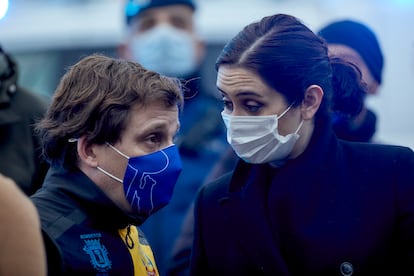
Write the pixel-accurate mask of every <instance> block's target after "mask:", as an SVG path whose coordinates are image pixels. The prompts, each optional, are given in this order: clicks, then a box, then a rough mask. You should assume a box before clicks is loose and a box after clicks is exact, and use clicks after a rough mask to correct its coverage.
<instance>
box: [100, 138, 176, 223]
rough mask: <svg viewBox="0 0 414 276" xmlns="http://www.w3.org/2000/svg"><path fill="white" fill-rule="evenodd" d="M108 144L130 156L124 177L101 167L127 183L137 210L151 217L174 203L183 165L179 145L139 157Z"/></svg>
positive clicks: (126, 191) (129, 199)
mask: <svg viewBox="0 0 414 276" xmlns="http://www.w3.org/2000/svg"><path fill="white" fill-rule="evenodd" d="M108 146H109V147H111V148H112V149H113V150H114V151H116V152H117V153H118V154H120V155H121V156H123V157H125V158H127V159H128V165H127V167H126V170H125V174H124V178H123V180H122V179H119V178H117V177H116V176H114V175H112V174H110V173H109V172H107V171H105V170H104V169H102V168H101V167H99V166H98V167H97V169H98V170H100V171H101V172H103V173H104V174H106V175H108V176H109V177H111V178H112V179H114V180H116V181H118V182H120V183H122V184H123V186H124V192H125V196H126V198H127V200H128V202H129V204H130V205H131V207H132V209H133V210H134V211H136V212H137V213H138V214H140V215H143V216H149V215H151V214H153V213H154V212H156V211H158V210H159V209H161V208H162V207H164V206H165V205H167V204H168V203H169V202H170V199H171V197H172V194H173V190H174V186H175V183H176V182H177V179H178V176H179V175H180V172H181V167H182V166H181V159H180V156H179V153H178V149H177V147H176V146H175V145H171V146H169V147H167V148H164V149H162V150H160V151H156V152H153V153H150V154H147V155H142V156H137V157H129V156H128V155H126V154H124V153H123V152H121V151H120V150H118V149H117V148H115V147H114V146H112V145H111V144H108Z"/></svg>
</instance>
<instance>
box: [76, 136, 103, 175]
mask: <svg viewBox="0 0 414 276" xmlns="http://www.w3.org/2000/svg"><path fill="white" fill-rule="evenodd" d="M94 146H95V145H94V144H90V143H88V141H87V139H86V136H85V135H83V136H82V137H80V138H79V139H78V147H77V150H78V156H79V159H80V161H81V162H82V163H84V164H86V165H88V166H90V167H94V168H96V167H97V166H98V161H97V159H96V155H95V153H94Z"/></svg>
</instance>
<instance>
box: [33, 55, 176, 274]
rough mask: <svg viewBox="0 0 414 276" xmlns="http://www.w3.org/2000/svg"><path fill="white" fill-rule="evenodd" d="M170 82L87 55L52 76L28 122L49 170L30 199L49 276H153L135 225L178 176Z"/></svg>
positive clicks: (160, 203) (167, 194)
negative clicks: (47, 101) (54, 82)
mask: <svg viewBox="0 0 414 276" xmlns="http://www.w3.org/2000/svg"><path fill="white" fill-rule="evenodd" d="M182 103H183V96H182V91H181V86H180V83H179V82H178V80H174V79H171V78H167V77H164V76H162V75H159V74H158V73H155V72H153V71H149V70H146V69H145V68H143V67H142V66H140V65H139V64H137V63H135V62H130V61H125V60H121V59H113V58H109V57H105V56H101V55H91V56H87V57H85V58H83V59H82V60H80V61H79V62H78V63H76V64H75V65H73V66H72V67H71V68H70V69H69V71H68V72H67V73H66V74H65V75H64V76H63V77H62V79H61V81H60V83H59V85H58V87H57V89H56V91H55V93H54V96H53V99H52V103H51V105H50V107H49V109H48V111H47V114H46V116H45V117H44V118H43V119H42V121H40V122H39V124H38V125H37V130H38V131H39V133H40V136H41V137H42V144H43V151H44V154H45V156H46V158H47V160H48V161H49V162H50V164H51V167H50V169H49V172H48V174H47V176H46V178H45V182H44V184H43V187H42V189H40V190H38V191H37V192H36V193H35V194H34V195H33V196H32V197H31V198H32V200H33V202H34V203H35V205H36V207H37V209H38V211H39V214H40V218H41V222H42V230H43V232H44V239H45V244H46V249H47V260H48V271H49V275H131V276H132V275H144V274H145V275H159V274H158V270H157V265H156V263H155V261H154V257H153V253H152V251H151V248H150V246H149V245H148V243H147V241H146V239H145V237H144V235H143V234H142V232H141V230H140V229H139V228H138V226H140V225H141V224H142V223H143V222H144V221H145V219H146V218H147V217H148V216H150V215H152V214H153V213H155V212H156V211H157V210H159V209H160V208H162V207H164V206H165V205H166V204H168V202H169V200H170V198H171V196H172V192H173V188H174V185H175V183H176V180H177V178H178V176H179V173H180V171H181V161H180V158H179V154H178V149H177V147H176V146H175V145H174V144H173V138H174V136H175V135H176V133H177V131H178V129H179V125H180V123H179V118H178V114H179V109H180V107H181V106H182Z"/></svg>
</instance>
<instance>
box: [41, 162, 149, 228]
mask: <svg viewBox="0 0 414 276" xmlns="http://www.w3.org/2000/svg"><path fill="white" fill-rule="evenodd" d="M43 189H45V191H48V192H49V193H53V194H54V195H55V196H58V197H60V200H61V201H62V202H69V204H74V203H75V204H76V206H79V207H80V208H82V212H85V213H86V215H87V216H88V217H89V218H90V219H91V220H93V221H94V222H95V223H97V224H100V225H102V227H105V228H115V229H120V228H124V227H126V226H127V225H129V224H134V225H140V224H142V222H143V221H142V220H141V219H140V218H133V217H131V216H128V215H127V214H125V213H124V212H123V211H122V210H121V209H119V208H118V207H117V206H116V205H115V204H114V203H113V202H112V200H110V199H109V198H108V197H107V196H106V195H105V194H104V193H103V191H102V190H101V189H100V188H99V187H98V186H96V184H95V183H93V182H92V181H91V180H90V179H89V178H88V177H87V176H86V175H85V174H84V173H83V172H81V171H80V170H76V171H68V170H66V169H64V168H61V167H57V166H52V167H51V168H50V169H49V172H48V174H47V176H46V179H45V182H44V185H43Z"/></svg>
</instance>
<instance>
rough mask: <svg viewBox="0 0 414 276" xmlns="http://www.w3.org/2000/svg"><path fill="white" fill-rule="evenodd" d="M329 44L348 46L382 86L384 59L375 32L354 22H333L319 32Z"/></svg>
mask: <svg viewBox="0 0 414 276" xmlns="http://www.w3.org/2000/svg"><path fill="white" fill-rule="evenodd" d="M318 33H319V35H320V36H321V37H323V38H324V39H325V40H326V41H327V42H328V43H331V44H342V45H346V46H348V47H350V48H352V49H354V50H355V51H356V52H358V53H359V55H360V56H361V57H362V59H363V60H364V62H365V63H366V65H367V66H368V69H369V71H370V72H371V74H372V76H373V77H374V79H375V80H376V81H377V82H378V83H379V84H381V81H382V69H383V66H384V57H383V55H382V51H381V47H380V45H379V43H378V40H377V37H376V36H375V34H374V32H373V31H372V30H371V29H369V28H368V27H367V26H365V25H363V24H362V23H359V22H355V21H352V20H341V21H336V22H333V23H331V24H329V25H327V26H325V27H324V28H322V29H321V30H320V31H319V32H318Z"/></svg>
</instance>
